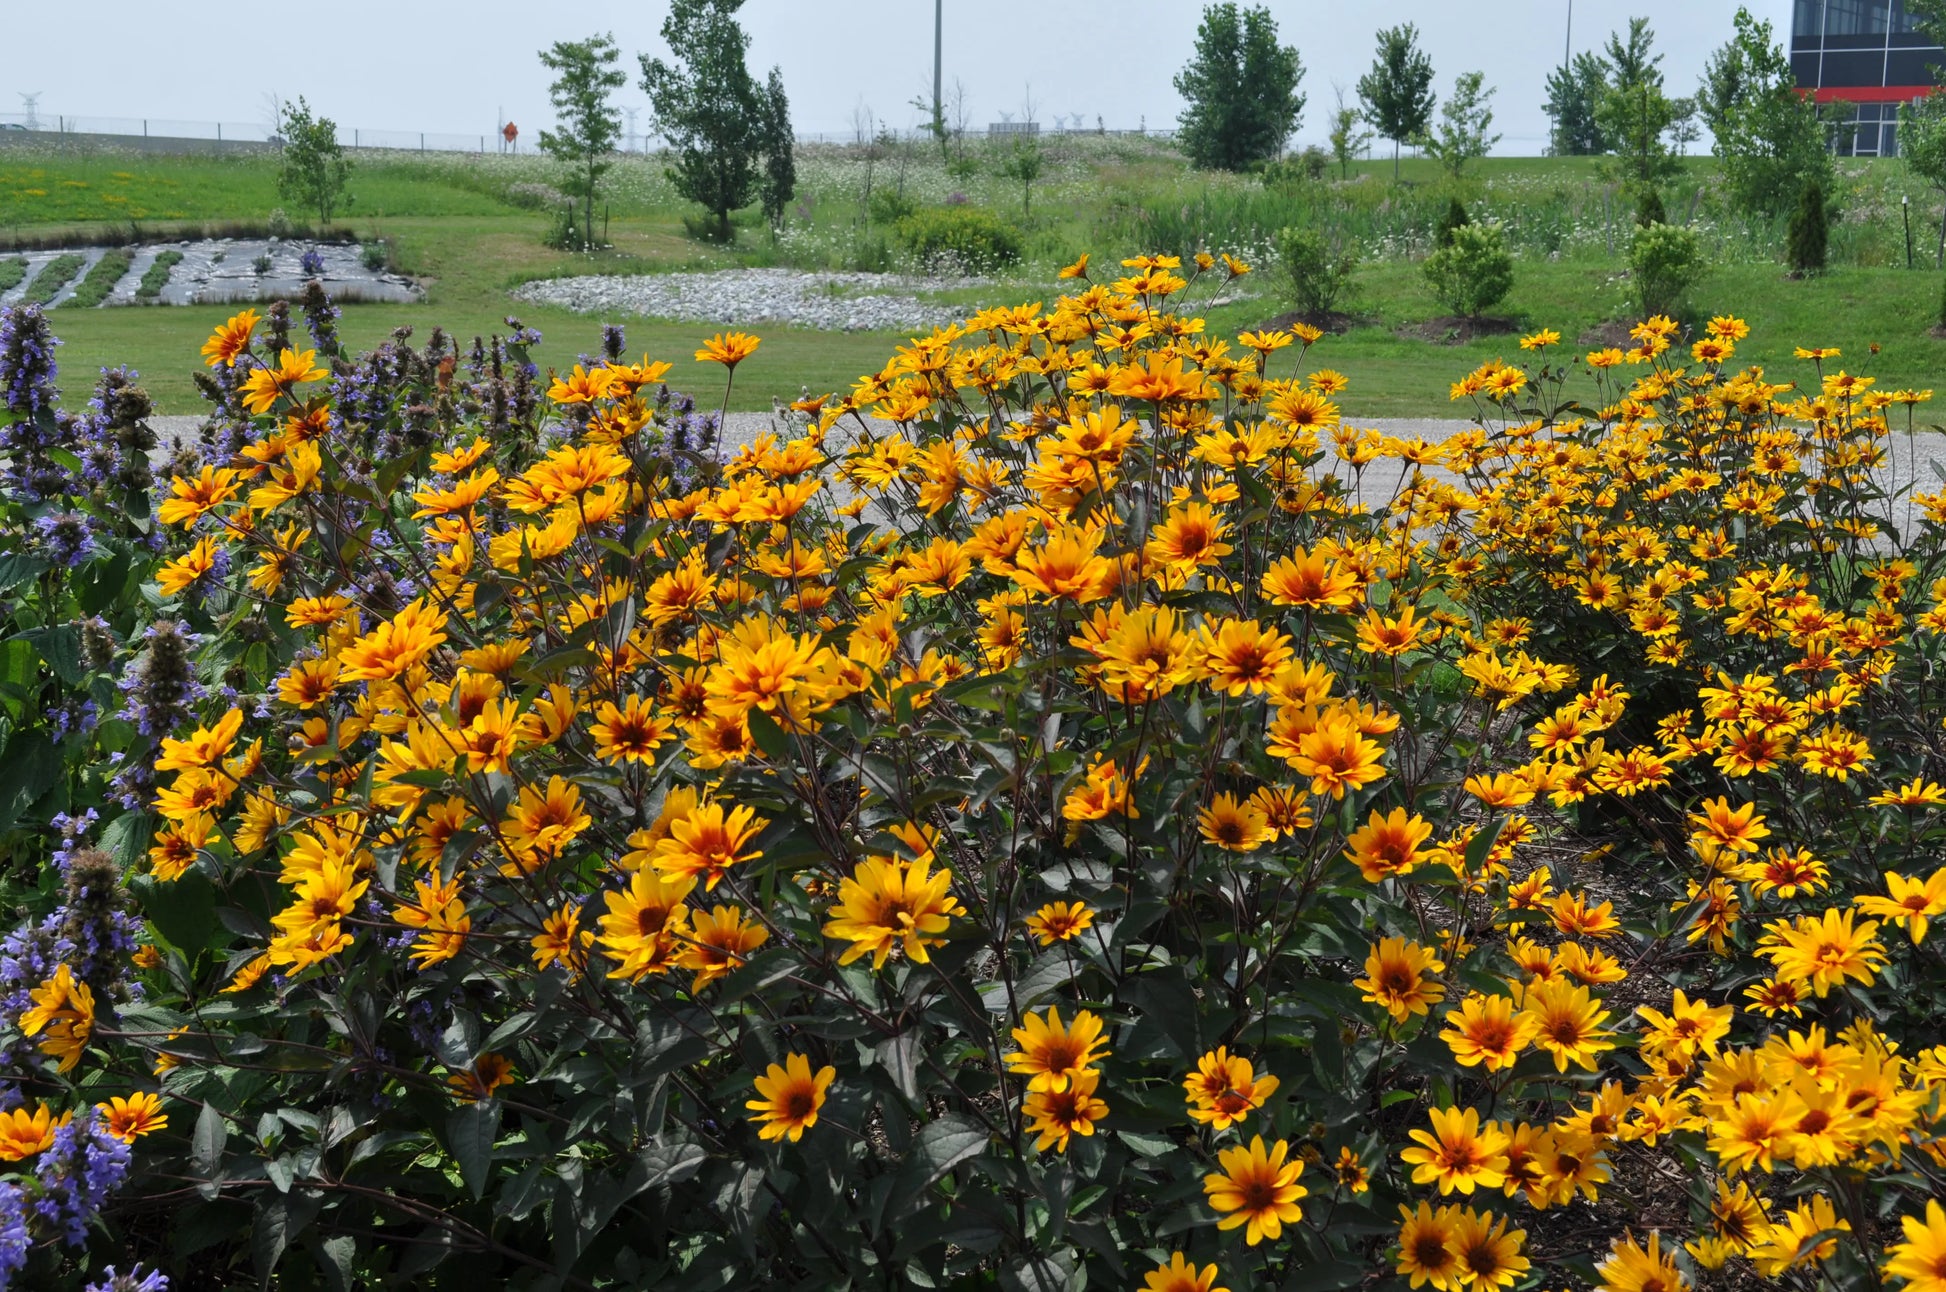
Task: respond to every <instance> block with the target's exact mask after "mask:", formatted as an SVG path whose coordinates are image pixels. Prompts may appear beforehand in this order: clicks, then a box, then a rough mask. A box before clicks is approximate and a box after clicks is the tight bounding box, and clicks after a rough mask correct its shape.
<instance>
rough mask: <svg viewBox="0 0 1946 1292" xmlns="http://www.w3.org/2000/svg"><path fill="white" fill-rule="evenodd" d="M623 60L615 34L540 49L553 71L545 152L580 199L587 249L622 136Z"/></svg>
mask: <svg viewBox="0 0 1946 1292" xmlns="http://www.w3.org/2000/svg"><path fill="white" fill-rule="evenodd" d="M620 61H621V51H620V50H618V49H617V48H616V47H615V37H614V36H613V35H612V34H604V35H600V36H590V37H588V39H586V40H557V41H555V42H554V45H553V47H552V48H551V49H544V50H542V51H541V66H543V67H545V68H547V70H549V71H550V72H553V73H554V84H552V85H550V86H549V87H548V91H547V92H548V97H549V98H550V99H551V100H552V101H553V104H554V116H555V128H554V129H553V130H543V131H541V150H542V151H543V152H545V153H547V154H548V155H549V156H551V157H553V158H554V159H555V160H556V161H558V162H561V163H562V164H563V165H565V166H566V167H567V168H568V178H567V182H566V183H565V184H564V185H563V186H562V187H563V189H564V190H565V191H566V192H567V193H568V195H569V196H571V197H578V198H580V199H581V239H582V242H583V243H584V244H586V245H588V246H593V245H594V241H595V195H596V193H598V192H599V191H600V188H601V177H602V175H603V174H605V173H606V172H607V170H608V168H609V165H610V163H609V160H608V159H609V157H610V156H612V155H613V153H614V151H615V145H616V143H618V142H619V141H620V140H621V137H622V114H621V113H620V112H619V111H618V110H617V109H616V107H615V105H614V103H613V102H612V97H613V95H614V93H615V91H616V90H619V89H621V88H622V86H624V85H626V84H628V77H626V76H624V75H623V74H622V71H621V69H620V68H619V67H617V66H616V63H618V62H620Z"/></svg>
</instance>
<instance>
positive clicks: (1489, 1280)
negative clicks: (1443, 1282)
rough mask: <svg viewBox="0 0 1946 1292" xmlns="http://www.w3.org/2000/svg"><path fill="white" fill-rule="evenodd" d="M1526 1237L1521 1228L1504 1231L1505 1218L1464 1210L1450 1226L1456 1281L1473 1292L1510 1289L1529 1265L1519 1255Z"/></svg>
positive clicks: (1470, 1209) (1490, 1213)
mask: <svg viewBox="0 0 1946 1292" xmlns="http://www.w3.org/2000/svg"><path fill="white" fill-rule="evenodd" d="M1526 1238H1527V1231H1526V1230H1524V1229H1516V1230H1514V1231H1513V1232H1512V1233H1509V1232H1507V1219H1506V1217H1504V1216H1501V1217H1498V1218H1496V1217H1495V1216H1494V1214H1493V1213H1492V1212H1490V1211H1488V1212H1476V1211H1474V1210H1473V1209H1472V1208H1471V1207H1468V1208H1467V1209H1466V1210H1465V1211H1464V1212H1462V1213H1461V1214H1460V1216H1459V1218H1458V1221H1457V1222H1456V1223H1455V1224H1454V1226H1453V1238H1452V1245H1453V1255H1454V1258H1455V1264H1456V1265H1457V1267H1458V1269H1457V1271H1456V1276H1457V1279H1458V1281H1459V1282H1460V1283H1461V1284H1462V1285H1463V1286H1465V1287H1467V1288H1469V1289H1472V1290H1473V1292H1495V1289H1498V1288H1505V1287H1511V1286H1512V1285H1513V1283H1514V1282H1515V1280H1517V1279H1519V1278H1520V1276H1521V1275H1522V1274H1524V1273H1526V1272H1527V1269H1528V1267H1529V1265H1530V1262H1529V1261H1528V1259H1527V1258H1526V1257H1525V1256H1523V1255H1521V1252H1520V1248H1521V1244H1522V1243H1523V1242H1525V1241H1526Z"/></svg>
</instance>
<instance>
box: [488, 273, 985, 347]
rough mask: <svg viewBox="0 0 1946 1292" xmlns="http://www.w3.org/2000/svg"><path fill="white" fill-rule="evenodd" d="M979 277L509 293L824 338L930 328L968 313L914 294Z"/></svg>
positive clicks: (794, 279)
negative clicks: (816, 331) (816, 332)
mask: <svg viewBox="0 0 1946 1292" xmlns="http://www.w3.org/2000/svg"><path fill="white" fill-rule="evenodd" d="M983 285H984V283H983V280H981V279H977V278H912V277H907V276H904V275H900V274H862V273H812V272H808V271H805V270H799V269H725V270H720V271H718V272H715V273H707V274H630V275H612V274H610V275H590V276H587V277H581V278H548V279H542V280H539V281H537V282H531V283H523V284H521V285H520V286H519V287H517V288H515V289H514V293H513V294H514V297H515V298H516V299H518V300H523V301H531V302H533V303H535V304H538V305H554V306H559V307H561V308H564V309H570V310H573V311H575V312H576V313H578V314H610V315H638V316H641V317H644V318H659V319H673V320H676V321H678V322H683V323H720V324H726V325H729V326H732V327H746V326H751V325H754V324H760V323H787V324H794V325H796V326H798V327H810V328H820V329H822V330H824V331H827V332H866V331H875V330H893V331H896V330H900V329H920V328H925V329H930V328H935V327H941V326H944V325H945V324H948V323H952V322H954V321H956V320H958V319H961V318H964V317H965V316H966V315H967V314H969V313H971V312H972V311H971V310H969V309H966V308H964V307H960V306H952V305H939V304H934V303H932V302H930V301H925V300H921V299H920V298H919V297H918V296H917V295H914V293H915V292H936V291H943V290H950V289H955V288H961V287H977V286H983Z"/></svg>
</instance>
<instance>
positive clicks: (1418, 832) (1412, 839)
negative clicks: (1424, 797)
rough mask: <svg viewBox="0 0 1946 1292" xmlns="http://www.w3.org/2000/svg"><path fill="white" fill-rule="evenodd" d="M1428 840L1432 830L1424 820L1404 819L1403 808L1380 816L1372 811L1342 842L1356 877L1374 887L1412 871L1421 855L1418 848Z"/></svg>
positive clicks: (1422, 818)
mask: <svg viewBox="0 0 1946 1292" xmlns="http://www.w3.org/2000/svg"><path fill="white" fill-rule="evenodd" d="M1430 838H1432V826H1431V825H1430V824H1428V823H1427V821H1426V819H1425V818H1424V817H1421V816H1419V815H1418V814H1416V813H1414V814H1411V815H1408V814H1407V813H1406V810H1405V809H1404V808H1393V809H1392V811H1391V814H1390V815H1388V816H1381V815H1379V812H1378V809H1376V808H1374V809H1373V810H1372V816H1371V819H1370V820H1369V821H1367V822H1366V823H1365V824H1364V825H1362V826H1360V827H1359V828H1358V829H1356V830H1354V831H1353V832H1352V834H1351V837H1350V838H1349V839H1347V840H1346V841H1345V842H1346V843H1348V844H1350V845H1351V846H1350V847H1349V848H1347V849H1346V850H1345V856H1347V857H1349V858H1350V859H1351V860H1353V861H1355V862H1357V863H1358V873H1359V874H1361V875H1363V876H1364V877H1365V880H1366V882H1367V883H1372V884H1376V883H1380V882H1381V881H1383V880H1386V879H1390V878H1391V877H1392V876H1394V875H1407V874H1410V873H1412V871H1414V870H1416V869H1417V868H1418V866H1419V863H1420V861H1421V860H1422V858H1423V855H1424V854H1422V853H1421V852H1420V851H1419V848H1420V845H1421V844H1423V843H1425V842H1426V840H1428V839H1430Z"/></svg>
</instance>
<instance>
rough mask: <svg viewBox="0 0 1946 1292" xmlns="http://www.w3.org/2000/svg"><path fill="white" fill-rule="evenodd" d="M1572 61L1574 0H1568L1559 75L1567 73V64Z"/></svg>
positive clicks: (1564, 75)
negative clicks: (1566, 27) (1566, 22)
mask: <svg viewBox="0 0 1946 1292" xmlns="http://www.w3.org/2000/svg"><path fill="white" fill-rule="evenodd" d="M1573 61H1574V0H1568V34H1567V37H1566V38H1565V39H1563V40H1562V42H1561V75H1562V76H1563V77H1564V78H1565V77H1566V76H1567V75H1568V64H1569V63H1571V62H1573Z"/></svg>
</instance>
